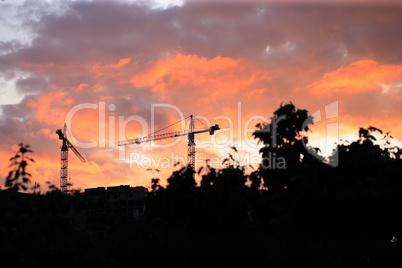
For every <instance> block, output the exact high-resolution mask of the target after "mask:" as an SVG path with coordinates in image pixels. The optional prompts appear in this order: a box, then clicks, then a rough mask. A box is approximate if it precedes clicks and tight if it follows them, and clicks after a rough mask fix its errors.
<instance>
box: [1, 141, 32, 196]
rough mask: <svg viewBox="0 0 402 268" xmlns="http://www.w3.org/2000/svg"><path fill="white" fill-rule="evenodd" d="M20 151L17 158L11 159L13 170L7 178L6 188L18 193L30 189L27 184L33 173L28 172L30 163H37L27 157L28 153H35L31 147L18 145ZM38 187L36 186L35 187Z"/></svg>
mask: <svg viewBox="0 0 402 268" xmlns="http://www.w3.org/2000/svg"><path fill="white" fill-rule="evenodd" d="M18 146H19V149H18V151H17V153H16V154H15V156H13V157H11V158H10V162H11V163H10V166H9V167H11V168H12V170H11V171H10V172H9V173H8V176H7V177H6V181H5V186H6V187H8V188H11V189H14V190H16V191H19V190H24V191H26V190H27V189H28V187H27V184H28V183H29V182H30V178H31V177H32V175H31V173H29V172H27V170H26V168H27V166H28V161H30V162H35V161H34V159H32V158H31V157H29V156H27V155H26V154H27V153H33V151H32V150H31V149H30V146H29V145H24V144H23V143H20V144H18ZM34 187H36V185H35V186H34Z"/></svg>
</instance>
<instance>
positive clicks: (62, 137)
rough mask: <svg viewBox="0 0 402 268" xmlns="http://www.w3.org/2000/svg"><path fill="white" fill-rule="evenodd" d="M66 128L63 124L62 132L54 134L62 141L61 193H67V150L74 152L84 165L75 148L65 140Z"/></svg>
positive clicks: (83, 160) (58, 131)
mask: <svg viewBox="0 0 402 268" xmlns="http://www.w3.org/2000/svg"><path fill="white" fill-rule="evenodd" d="M66 133H67V126H66V124H64V131H63V130H61V129H58V130H57V131H56V134H58V135H59V140H62V146H61V148H60V149H61V164H60V190H61V191H62V192H63V193H67V190H68V189H67V186H68V184H67V178H68V150H69V149H70V150H71V151H73V152H74V154H75V155H76V156H77V157H78V158H79V159H80V160H81V161H82V162H83V163H85V162H86V160H85V158H84V157H83V156H82V155H81V154H80V152H78V150H77V149H76V148H75V146H74V145H73V144H72V143H71V142H70V141H69V140H68V138H67V135H66Z"/></svg>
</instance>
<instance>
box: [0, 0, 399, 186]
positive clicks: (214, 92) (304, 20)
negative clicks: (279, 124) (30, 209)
mask: <svg viewBox="0 0 402 268" xmlns="http://www.w3.org/2000/svg"><path fill="white" fill-rule="evenodd" d="M321 2H323V1H314V0H311V1H297V0H287V1H240V0H238V1H192V0H188V1H180V0H176V1H154V2H152V1H123V0H119V1H79V0H77V1H62V0H59V1H56V0H52V1H50V0H48V1H22V0H20V1H15V0H13V1H11V0H5V1H1V2H0V33H1V34H0V96H1V98H0V105H1V106H0V185H1V186H4V178H5V177H6V175H7V173H8V170H9V167H8V164H9V161H8V160H9V158H10V157H11V156H13V154H14V153H15V150H16V149H17V146H16V145H17V144H18V143H22V142H23V143H24V144H29V145H30V146H31V147H32V149H33V150H34V154H33V155H32V157H33V158H34V159H35V160H36V163H34V164H32V165H30V166H29V171H30V172H31V173H32V177H33V179H32V180H33V181H36V182H38V183H39V184H41V185H42V187H43V188H44V189H45V188H46V187H45V182H46V181H50V182H52V183H53V184H55V185H56V186H59V178H60V145H61V143H60V140H58V135H57V134H56V133H55V131H56V130H57V129H59V128H62V127H63V124H64V122H66V121H67V123H68V127H69V130H70V133H71V135H70V136H69V138H70V139H71V141H72V142H73V143H74V144H76V147H77V149H78V150H79V151H80V152H81V153H82V155H84V156H85V158H86V159H87V163H81V162H80V160H79V159H78V158H77V157H76V156H75V155H74V153H73V152H71V151H70V153H69V157H70V158H69V159H70V161H69V177H71V182H72V184H73V185H74V188H80V189H84V188H89V187H98V186H112V185H121V184H124V185H132V186H137V185H143V186H147V187H148V186H150V179H151V177H152V173H150V172H147V170H146V169H147V168H159V169H161V172H160V173H158V174H155V175H156V176H158V177H160V178H161V183H162V184H165V183H166V179H167V177H168V176H169V175H170V174H171V172H172V171H173V170H177V168H178V167H177V166H176V167H174V166H173V165H174V163H175V162H177V160H179V161H181V164H184V161H186V159H187V157H186V150H187V143H186V138H185V137H184V138H182V139H180V140H178V139H170V140H163V141H161V142H158V143H156V144H153V143H146V144H143V145H142V146H138V145H133V146H127V147H119V148H118V146H117V142H118V141H119V140H125V139H132V138H138V137H141V136H144V135H148V134H150V133H151V131H152V130H158V129H161V128H163V127H166V126H168V125H170V124H172V123H174V122H176V121H179V120H181V119H182V118H181V115H183V116H184V117H186V116H189V115H190V114H193V115H195V116H199V121H197V122H196V127H197V128H205V126H207V127H208V126H210V125H211V124H219V125H220V126H221V128H222V130H221V131H218V132H217V133H216V135H214V136H209V134H207V133H205V134H199V135H196V143H197V144H199V145H200V146H199V147H197V149H196V150H197V152H198V153H197V162H196V168H197V169H198V168H199V167H200V166H202V165H203V162H204V159H205V158H211V159H217V162H216V164H218V162H220V160H221V159H222V157H225V156H226V155H227V154H228V153H230V152H232V151H231V149H230V147H231V146H236V147H237V149H238V152H237V153H236V154H235V157H236V158H237V159H238V160H239V161H241V162H242V163H243V162H244V163H248V162H250V161H251V162H253V164H254V166H255V167H257V166H258V161H259V158H258V157H259V155H258V150H259V148H260V147H261V145H257V143H256V141H255V140H253V139H252V138H251V133H252V131H253V129H255V125H256V124H257V123H258V122H261V121H263V120H264V118H266V119H267V120H268V119H269V118H270V116H272V113H273V112H274V111H275V110H276V109H277V108H278V107H279V106H280V104H281V103H287V102H289V101H292V102H293V103H294V104H295V106H296V107H297V108H301V109H307V110H308V111H309V113H310V114H315V115H316V118H318V117H317V115H320V116H321V120H317V122H316V123H315V125H314V126H313V127H312V132H310V133H308V134H309V137H310V142H311V144H312V145H314V146H320V147H321V148H322V151H323V153H326V154H328V153H329V152H328V150H325V148H326V147H328V148H330V147H331V146H332V145H333V143H334V141H336V139H337V137H335V136H336V135H334V133H331V134H330V138H329V140H328V141H327V145H326V144H325V139H326V133H327V132H326V129H327V124H329V123H332V124H334V123H336V124H338V126H339V139H347V140H355V139H357V132H358V128H359V127H368V126H370V125H373V126H375V127H378V128H380V129H382V130H384V131H391V134H392V135H393V137H394V138H395V140H394V144H395V145H400V144H401V143H400V141H402V46H401V45H402V19H401V18H402V5H401V4H398V2H399V3H400V1H396V0H395V1H351V0H341V1H325V2H326V3H327V4H320V3H321ZM284 3H285V4H284ZM336 102H337V111H335V110H331V111H328V109H327V111H326V110H325V108H326V106H328V105H331V104H333V103H336ZM331 107H334V106H331ZM74 111H75V112H74ZM71 116H72V117H71ZM70 119H71V120H70ZM130 120H131V121H130ZM152 122H154V125H152V124H151V123H152ZM186 127H187V126H186V125H180V124H178V125H174V126H173V127H169V128H167V129H165V130H163V131H162V132H160V133H163V132H171V131H177V130H183V129H186ZM336 133H338V132H336ZM377 137H380V136H377ZM380 138H381V137H380ZM325 151H326V152H325ZM130 159H131V161H130ZM133 161H134V162H133ZM135 161H137V162H135ZM340 161H342V160H341V159H340Z"/></svg>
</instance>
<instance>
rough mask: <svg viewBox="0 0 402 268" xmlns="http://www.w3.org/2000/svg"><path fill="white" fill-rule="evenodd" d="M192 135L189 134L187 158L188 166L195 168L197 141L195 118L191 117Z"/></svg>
mask: <svg viewBox="0 0 402 268" xmlns="http://www.w3.org/2000/svg"><path fill="white" fill-rule="evenodd" d="M189 131H190V133H188V145H187V157H188V160H187V161H188V165H189V166H190V167H191V168H192V169H193V170H194V168H195V166H194V165H195V141H194V116H193V115H190V129H189Z"/></svg>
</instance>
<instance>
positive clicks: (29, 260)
mask: <svg viewBox="0 0 402 268" xmlns="http://www.w3.org/2000/svg"><path fill="white" fill-rule="evenodd" d="M301 111H302V112H300V110H297V109H295V108H294V106H293V105H292V104H287V105H285V106H282V107H281V108H280V109H279V110H278V111H277V112H276V113H275V116H280V115H281V114H283V113H285V114H286V115H287V116H289V118H293V120H294V121H293V123H291V124H290V125H287V123H285V122H283V124H282V125H281V126H279V125H278V133H279V134H278V135H279V136H280V137H281V139H279V140H278V146H277V148H271V147H272V146H270V145H268V146H266V148H268V149H264V150H262V151H261V154H262V155H263V156H264V154H266V151H265V150H268V151H269V150H275V152H276V153H277V156H278V155H281V156H283V157H284V158H285V159H286V160H287V161H288V162H289V170H288V171H286V170H285V171H283V172H272V170H269V169H265V170H264V169H263V168H262V167H260V168H259V169H258V170H255V171H253V172H252V173H251V174H250V175H247V174H246V173H245V168H244V167H242V166H240V165H238V163H236V162H235V161H234V158H233V159H231V157H230V156H229V157H228V160H227V161H225V163H224V164H226V163H227V165H224V168H222V169H216V168H213V167H211V166H209V164H208V162H206V165H205V166H204V167H203V168H202V169H201V170H199V174H200V175H201V174H202V181H201V185H200V187H197V186H196V184H195V181H194V178H193V174H194V170H192V169H191V168H189V167H186V168H181V169H179V170H177V171H175V172H174V173H173V174H172V175H171V176H170V177H169V178H168V185H167V187H166V188H163V187H160V185H159V180H158V179H155V178H153V179H152V182H151V183H152V190H153V191H152V192H151V194H149V195H148V197H147V199H146V210H145V214H144V215H142V216H141V217H140V218H138V219H137V218H132V217H117V216H111V215H101V216H99V218H97V220H96V221H92V222H91V223H89V222H87V221H85V199H83V197H82V195H81V194H74V195H66V194H62V193H61V192H60V191H58V190H57V189H56V188H54V189H53V190H52V191H51V192H48V193H47V194H46V195H29V194H23V193H18V192H16V191H11V190H6V191H2V192H0V237H1V249H0V250H1V252H2V260H3V261H4V262H9V263H13V264H14V266H17V267H39V266H44V265H54V264H62V265H66V266H67V265H68V266H72V265H76V266H90V267H93V266H94V267H144V266H147V267H239V266H245V267H334V268H335V267H402V266H401V265H402V255H401V254H400V252H401V250H402V227H401V226H402V159H401V153H400V152H401V149H400V148H398V147H395V146H391V145H390V143H387V142H384V146H380V145H377V144H375V140H376V138H375V136H374V134H375V133H377V134H382V131H381V130H379V129H377V128H375V127H372V126H370V127H368V128H361V129H360V130H359V131H358V133H357V134H358V140H356V141H354V142H351V143H349V142H345V143H341V144H339V145H338V148H337V150H336V151H334V154H333V156H332V157H330V159H329V161H332V160H333V159H334V158H335V154H338V156H339V160H340V161H339V166H338V167H336V168H333V167H331V166H329V165H326V164H324V163H323V162H322V161H320V160H318V159H317V158H315V157H313V156H311V155H310V154H308V153H307V152H306V151H304V149H303V148H302V147H301V145H300V143H299V142H300V141H301V139H303V136H301V134H300V133H301V132H298V131H297V128H298V127H300V126H301V124H300V122H299V120H301V119H300V118H303V119H307V120H309V119H308V117H307V112H304V110H301ZM260 127H261V125H260ZM281 129H285V130H286V129H293V130H292V131H291V133H292V135H290V134H289V135H288V134H286V133H282V134H281V132H282V131H285V130H281ZM286 131H287V130H286ZM286 131H285V132H286ZM383 135H384V140H385V141H390V140H391V139H392V136H390V135H389V132H387V133H386V134H383ZM256 137H257V138H258V139H260V140H262V141H263V142H266V141H267V140H268V141H269V142H270V138H269V137H266V136H258V133H257V136H256ZM300 155H303V157H300ZM202 171H204V173H201V172H202ZM246 181H249V182H250V187H248V186H246V185H245V182H246Z"/></svg>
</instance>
